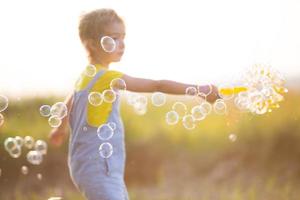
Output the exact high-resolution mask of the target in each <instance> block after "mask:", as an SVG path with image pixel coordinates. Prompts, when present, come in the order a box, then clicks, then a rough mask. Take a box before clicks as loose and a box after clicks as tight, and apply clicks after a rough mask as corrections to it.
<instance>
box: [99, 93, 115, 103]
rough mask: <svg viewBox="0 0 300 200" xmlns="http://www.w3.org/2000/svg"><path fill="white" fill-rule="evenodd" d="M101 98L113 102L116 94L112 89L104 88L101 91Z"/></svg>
mask: <svg viewBox="0 0 300 200" xmlns="http://www.w3.org/2000/svg"><path fill="white" fill-rule="evenodd" d="M102 98H103V101H104V102H106V103H113V102H114V101H115V100H116V98H117V95H116V93H115V92H114V91H113V90H104V91H103V92H102Z"/></svg>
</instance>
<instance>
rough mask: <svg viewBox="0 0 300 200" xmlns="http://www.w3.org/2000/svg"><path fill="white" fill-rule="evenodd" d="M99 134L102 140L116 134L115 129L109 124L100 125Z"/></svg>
mask: <svg viewBox="0 0 300 200" xmlns="http://www.w3.org/2000/svg"><path fill="white" fill-rule="evenodd" d="M97 134H98V138H99V139H100V140H109V139H110V138H112V136H113V135H114V130H113V129H112V127H110V126H109V125H108V124H102V125H100V126H99V127H98V129H97Z"/></svg>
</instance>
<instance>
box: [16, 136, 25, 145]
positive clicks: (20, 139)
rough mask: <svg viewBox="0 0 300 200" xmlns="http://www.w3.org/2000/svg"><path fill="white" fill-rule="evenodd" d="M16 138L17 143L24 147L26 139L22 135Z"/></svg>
mask: <svg viewBox="0 0 300 200" xmlns="http://www.w3.org/2000/svg"><path fill="white" fill-rule="evenodd" d="M15 140H16V142H17V145H18V146H19V147H22V146H23V144H24V139H23V138H22V137H20V136H16V137H15Z"/></svg>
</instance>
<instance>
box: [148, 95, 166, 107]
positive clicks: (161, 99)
mask: <svg viewBox="0 0 300 200" xmlns="http://www.w3.org/2000/svg"><path fill="white" fill-rule="evenodd" d="M151 102H152V104H153V105H154V106H157V107H159V106H163V105H164V104H165V103H166V95H165V94H164V93H162V92H154V93H153V94H152V96H151Z"/></svg>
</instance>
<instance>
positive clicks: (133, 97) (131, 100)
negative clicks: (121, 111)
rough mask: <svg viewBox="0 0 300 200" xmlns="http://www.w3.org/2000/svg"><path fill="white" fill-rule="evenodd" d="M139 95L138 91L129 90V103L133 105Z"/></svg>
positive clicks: (127, 96)
mask: <svg viewBox="0 0 300 200" xmlns="http://www.w3.org/2000/svg"><path fill="white" fill-rule="evenodd" d="M138 97H139V94H137V93H132V92H127V94H126V99H127V103H128V105H131V106H133V105H134V104H135V102H136V99H137V98H138Z"/></svg>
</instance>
